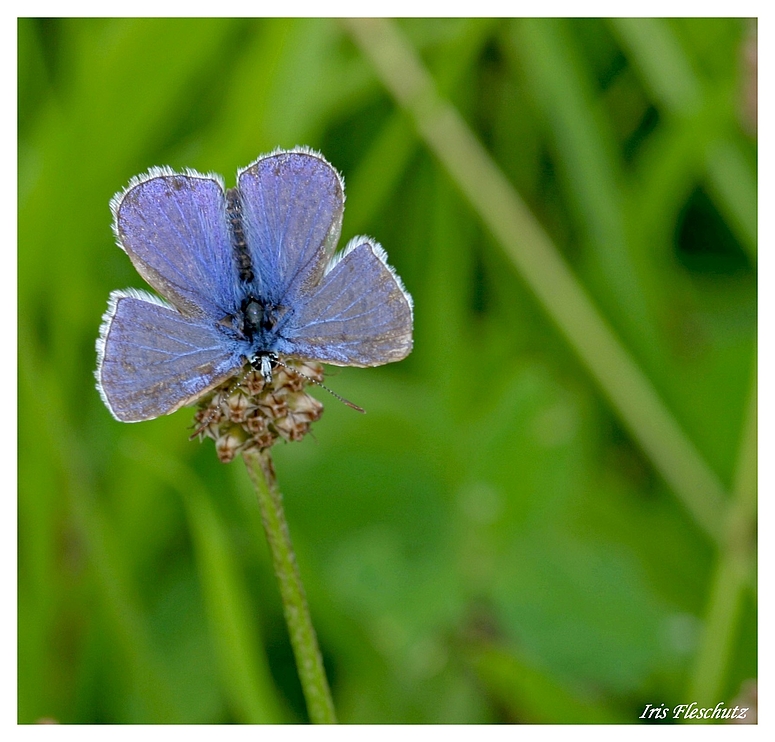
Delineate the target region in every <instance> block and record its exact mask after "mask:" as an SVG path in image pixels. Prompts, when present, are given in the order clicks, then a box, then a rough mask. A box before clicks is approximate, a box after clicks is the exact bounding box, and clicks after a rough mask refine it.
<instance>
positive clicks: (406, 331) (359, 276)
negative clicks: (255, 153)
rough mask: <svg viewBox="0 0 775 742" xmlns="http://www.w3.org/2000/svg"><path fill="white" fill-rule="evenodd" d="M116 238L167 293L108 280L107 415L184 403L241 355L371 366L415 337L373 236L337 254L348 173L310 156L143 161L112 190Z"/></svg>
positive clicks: (239, 362)
mask: <svg viewBox="0 0 775 742" xmlns="http://www.w3.org/2000/svg"><path fill="white" fill-rule="evenodd" d="M111 205H112V208H113V214H114V231H115V234H116V238H117V242H118V244H119V246H120V247H121V248H122V249H123V250H124V251H125V252H126V253H127V254H128V255H129V257H130V259H131V260H132V263H133V264H134V266H135V267H136V269H137V271H138V273H139V274H140V275H141V276H142V277H143V278H144V279H145V280H146V281H147V282H148V283H149V284H150V285H151V286H152V287H153V288H154V289H155V290H156V291H157V292H158V294H159V295H161V296H162V297H164V299H166V301H162V300H160V299H158V298H157V297H155V296H153V295H151V294H148V293H146V292H138V291H133V290H127V291H118V292H113V294H112V295H111V298H110V302H109V306H108V311H107V312H106V313H105V315H104V317H103V324H102V328H101V332H100V338H99V339H98V341H97V352H98V367H97V374H96V375H97V388H98V390H99V391H100V393H101V395H102V398H103V400H104V401H105V403H106V405H107V406H108V408H109V409H110V411H111V412H112V413H113V414H114V416H115V417H116V418H117V419H119V420H123V421H126V422H134V421H138V420H146V419H151V418H153V417H158V416H159V415H162V414H168V413H170V412H173V411H175V410H176V409H178V408H179V407H181V406H183V405H186V404H190V403H191V402H193V401H194V400H195V399H197V398H198V397H199V396H201V395H202V394H204V393H206V392H207V391H208V390H210V389H212V388H214V387H215V386H217V385H218V384H220V383H222V382H223V381H225V380H226V379H228V378H229V377H231V376H233V375H235V374H236V373H238V372H239V371H240V370H241V369H242V368H243V367H244V365H245V364H246V363H250V364H252V365H253V366H254V367H256V368H258V369H260V371H261V373H262V374H263V375H264V377H265V378H271V369H272V360H273V359H276V358H278V357H280V356H288V357H292V358H298V359H301V360H310V361H322V362H326V363H332V364H335V365H350V366H376V365H380V364H383V363H389V362H391V361H395V360H400V359H401V358H404V357H405V356H406V355H408V353H409V352H410V351H411V347H412V304H411V298H410V297H409V295H408V294H407V293H406V291H405V290H404V288H403V285H402V284H401V281H400V279H399V278H398V277H397V276H396V274H395V273H394V272H393V270H392V269H391V268H390V267H389V266H388V265H387V262H386V255H385V253H384V251H383V250H382V248H381V247H380V246H379V245H377V244H376V243H374V242H373V241H372V240H370V239H368V238H363V237H362V238H355V239H354V240H352V241H351V242H350V243H349V244H348V246H347V247H346V248H345V249H344V250H343V251H342V252H341V253H339V254H338V255H335V254H334V251H335V248H336V243H337V241H338V239H339V234H340V231H341V222H342V214H343V208H344V184H343V182H342V179H341V177H340V176H339V174H338V173H337V172H336V171H335V170H334V168H333V167H331V165H329V164H328V162H326V160H325V159H323V158H322V157H321V156H320V155H317V154H315V153H313V152H311V151H308V150H292V151H288V152H283V151H278V152H275V153H272V154H270V155H267V156H264V157H261V158H259V159H258V160H256V162H254V163H253V164H252V165H250V166H249V167H247V168H245V169H244V170H241V171H240V172H239V173H238V178H237V186H236V187H235V188H231V189H228V190H226V189H225V188H224V185H223V183H222V182H221V180H220V179H219V178H218V177H217V176H212V175H202V174H200V173H196V172H194V171H186V172H185V173H174V172H172V171H170V170H167V169H153V170H151V171H150V172H149V173H148V174H147V175H146V176H142V177H140V178H135V179H133V180H132V181H131V182H130V184H129V186H128V188H127V189H126V190H125V191H124V192H122V193H120V194H118V195H117V196H116V197H115V198H114V199H113V201H112V204H111Z"/></svg>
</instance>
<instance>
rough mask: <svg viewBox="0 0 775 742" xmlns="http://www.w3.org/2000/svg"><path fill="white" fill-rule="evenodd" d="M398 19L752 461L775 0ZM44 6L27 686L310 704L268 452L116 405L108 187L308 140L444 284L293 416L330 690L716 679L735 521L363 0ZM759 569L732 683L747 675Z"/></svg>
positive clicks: (26, 707) (442, 709) (307, 572)
mask: <svg viewBox="0 0 775 742" xmlns="http://www.w3.org/2000/svg"><path fill="white" fill-rule="evenodd" d="M398 25H399V27H400V29H401V30H402V31H403V33H404V34H405V35H406V37H407V38H408V39H409V41H410V43H411V44H412V46H413V47H414V49H416V50H417V52H418V53H419V54H420V55H421V57H422V59H423V61H424V63H425V64H426V65H427V67H428V69H429V70H430V71H431V73H432V75H433V76H434V79H435V81H436V84H437V86H438V89H439V91H440V92H441V94H442V95H444V96H446V98H447V99H448V100H449V101H451V102H452V103H453V104H454V106H455V107H456V108H457V109H458V111H459V112H460V113H461V114H462V116H463V117H464V119H465V121H466V122H467V123H468V125H469V126H470V127H471V129H472V130H473V131H474V133H475V135H476V136H477V137H478V138H479V140H480V141H481V142H482V143H483V144H484V146H485V147H486V150H487V152H488V153H489V154H490V156H491V157H492V159H493V161H494V162H495V163H497V165H498V166H499V167H500V168H501V170H502V171H503V173H504V174H505V175H506V177H507V178H508V180H509V181H510V183H511V184H512V185H513V187H514V188H515V189H516V190H517V191H518V192H519V194H521V196H522V198H523V199H524V200H525V201H526V202H527V204H528V205H529V206H530V208H531V210H532V211H533V213H534V214H535V215H536V217H537V218H538V219H539V220H540V222H541V224H542V225H543V227H544V228H545V229H546V230H547V232H548V233H549V235H550V236H551V237H552V239H553V241H554V243H555V245H556V247H557V249H558V250H559V252H560V253H561V254H562V255H563V256H564V258H565V259H566V260H567V261H568V262H569V264H570V265H571V267H572V270H573V272H574V273H575V275H576V276H577V277H578V279H579V280H580V281H581V282H582V283H583V285H584V286H585V288H586V290H587V291H588V293H589V294H590V296H591V297H592V299H593V301H594V302H595V303H596V304H597V306H598V307H599V308H600V309H601V311H602V312H603V313H604V315H605V316H606V318H607V319H608V321H609V322H610V324H611V326H612V327H613V328H614V330H615V332H616V334H617V335H618V336H619V337H620V338H621V339H622V341H623V342H624V344H625V345H626V347H627V348H628V349H629V351H630V352H631V354H632V355H633V357H634V358H635V359H636V361H637V362H638V364H639V365H640V367H641V369H642V371H643V372H644V374H645V375H646V376H647V377H648V379H649V380H650V382H651V383H652V384H653V385H654V387H655V388H656V389H657V390H658V392H659V394H660V396H661V397H662V399H663V400H664V401H665V403H666V404H667V406H668V408H669V410H670V411H671V412H672V414H673V415H674V417H675V420H676V421H677V423H678V425H679V426H680V427H681V428H682V429H683V430H684V431H685V433H686V434H687V435H688V437H689V438H690V439H691V440H692V441H693V443H694V444H695V446H696V447H697V449H698V451H699V452H700V454H701V456H702V457H703V458H704V460H705V462H706V463H707V465H708V467H709V468H710V469H711V470H712V471H713V472H715V474H716V475H717V476H718V477H719V478H720V480H721V481H722V483H723V484H724V487H725V488H726V489H727V490H729V491H730V492H732V491H733V490H734V488H735V482H736V481H737V480H736V478H737V476H738V475H737V472H738V470H739V464H738V460H739V457H740V456H741V445H742V444H741V440H742V438H744V432H743V431H744V427H745V422H744V418H745V412H746V409H747V407H748V403H747V400H748V399H749V397H750V395H751V393H752V392H751V384H752V382H751V379H752V376H753V373H754V369H755V341H756V237H755V236H756V140H755V134H753V133H752V132H755V121H752V120H751V118H750V117H751V106H750V101H748V100H746V98H745V96H746V95H749V96H750V79H749V78H750V75H751V74H754V75H755V68H754V71H753V73H752V72H751V65H750V63H749V64H748V65H747V66H746V59H749V62H750V53H749V52H747V51H746V49H747V46H748V45H750V44H751V43H752V42H751V40H752V38H755V37H754V34H755V26H754V25H753V24H752V23H751V22H746V21H742V20H735V19H714V20H702V19H675V20H670V21H638V20H629V21H619V22H611V21H604V20H594V19H590V20H572V21H567V20H545V21H535V20H533V21H520V20H498V21H489V20H483V19H478V20H466V19H454V20H444V19H433V20H407V21H402V22H400V23H399V24H398ZM18 39H19V46H18V53H19V65H18V69H19V111H18V115H19V184H18V189H19V250H18V269H19V284H18V296H19V366H20V368H19V507H18V518H19V571H18V576H19V582H18V612H19V614H18V615H19V636H18V648H19V652H18V681H19V683H18V714H19V721H20V722H22V723H28V722H33V721H36V720H39V719H41V718H53V719H56V720H58V721H61V722H79V723H93V722H137V723H154V722H189V723H195V722H207V723H219V722H262V721H275V722H276V721H295V722H298V721H304V720H306V711H305V709H304V704H303V699H302V695H301V690H300V687H299V684H298V680H297V677H296V672H295V668H294V666H293V657H292V653H291V649H290V645H289V642H288V638H287V634H286V631H285V627H284V622H283V618H282V611H281V606H280V603H279V597H278V592H277V587H276V584H275V582H274V576H273V574H272V571H271V564H270V561H269V556H268V550H267V547H266V544H265V542H264V536H263V533H262V529H261V524H260V518H259V515H258V509H257V504H256V502H255V501H254V499H253V495H252V492H251V489H250V485H249V482H248V479H247V476H246V472H245V470H244V466H243V465H242V463H241V462H239V461H238V462H236V463H233V464H231V465H227V466H224V465H221V464H219V463H218V462H217V460H216V457H215V454H214V452H213V450H212V446H211V445H210V444H209V442H208V443H206V444H204V445H200V444H198V443H192V442H189V441H188V432H189V431H188V429H187V426H188V425H189V424H190V422H191V421H190V417H191V411H190V410H188V411H187V410H184V411H180V412H178V413H176V414H174V415H172V416H170V417H167V418H164V419H159V420H155V421H152V422H147V423H144V424H142V425H124V424H120V423H118V422H116V421H115V420H113V419H112V418H111V416H110V415H109V413H108V412H107V410H106V409H105V407H104V406H103V404H102V402H101V401H100V399H99V396H98V394H97V392H96V391H95V390H94V380H93V375H92V374H93V368H94V365H95V352H94V341H95V338H96V335H97V331H98V328H99V324H100V317H101V315H102V313H103V311H104V309H105V306H106V301H107V296H108V293H109V292H110V291H111V290H113V289H118V288H125V287H128V286H132V287H136V288H144V284H143V282H142V280H141V279H140V278H139V276H138V275H137V274H136V273H135V271H134V270H133V268H132V266H131V265H130V263H129V261H128V260H127V258H126V256H125V255H124V254H123V253H122V252H121V251H120V250H118V249H117V248H116V247H115V245H114V244H113V237H112V234H111V229H110V214H109V211H108V207H107V205H108V201H109V199H110V197H111V196H112V195H113V193H114V192H116V191H118V190H119V189H121V188H122V187H123V186H124V185H125V184H126V183H127V181H128V180H129V178H130V177H131V176H132V175H135V174H137V173H139V172H142V171H144V170H146V169H147V168H148V167H150V166H152V165H161V164H167V165H170V166H172V167H174V168H177V169H181V168H184V167H193V168H196V169H198V170H200V171H205V172H206V171H214V172H219V173H222V174H224V175H225V176H226V179H227V183H233V177H234V176H233V174H234V173H235V171H236V169H237V167H241V166H244V165H246V164H248V163H249V162H251V161H252V160H253V159H255V158H256V157H257V156H258V155H259V154H261V153H264V152H268V151H270V150H272V149H273V148H275V147H278V146H279V147H292V146H294V145H297V144H306V145H309V146H312V147H314V148H316V149H319V150H320V151H322V152H323V153H324V154H325V156H326V157H327V158H328V159H329V160H330V161H331V162H332V163H333V164H334V165H335V166H336V167H337V168H338V169H340V170H341V171H342V172H343V174H344V176H345V179H346V182H347V196H348V202H347V208H346V211H345V219H344V229H343V236H342V237H343V240H342V244H344V242H345V241H346V240H347V239H349V238H350V237H352V236H353V235H355V234H360V233H366V234H370V235H373V236H374V237H376V239H378V240H379V241H380V242H381V243H382V244H383V245H384V246H385V248H386V250H387V251H388V254H389V256H390V261H391V263H392V264H393V265H394V266H395V267H396V269H397V271H398V273H399V275H401V277H402V278H403V279H404V282H405V283H406V286H407V288H408V289H409V291H410V292H411V293H412V294H413V296H414V300H415V307H416V332H415V350H414V352H413V353H412V355H411V356H410V357H409V358H408V359H407V360H406V361H405V362H403V363H400V364H394V365H391V366H388V367H384V368H379V369H368V370H364V369H344V370H340V371H339V370H333V369H332V373H331V375H330V376H329V380H328V383H329V384H330V386H332V387H333V388H334V389H335V390H336V391H337V392H338V393H340V394H343V395H344V396H346V397H347V398H349V399H352V400H354V401H355V402H357V403H358V404H360V405H362V406H363V407H365V408H366V409H367V410H368V414H367V415H365V416H362V415H357V414H355V413H353V412H352V410H350V409H348V408H347V407H345V406H343V405H340V404H338V403H337V402H336V401H335V400H334V399H333V398H331V397H328V396H326V395H325V394H324V393H323V395H322V396H321V397H320V398H321V399H322V400H323V401H324V402H325V404H326V408H327V409H326V414H325V415H324V417H323V419H322V420H321V421H320V422H319V423H317V425H316V427H315V436H314V438H315V440H312V439H307V440H305V441H304V442H303V443H301V444H295V445H288V446H278V447H277V449H276V452H275V460H276V463H277V469H278V477H279V480H280V484H281V487H282V488H283V491H284V495H285V502H286V508H287V512H288V518H289V523H290V529H291V535H292V538H293V540H294V543H295V545H296V548H297V553H298V557H299V562H300V567H301V572H302V576H303V579H304V581H305V585H306V588H307V592H308V597H309V601H310V606H311V610H312V615H313V619H314V621H315V624H316V627H317V630H318V634H319V638H320V642H321V646H322V651H323V654H324V659H325V662H326V666H327V669H328V671H329V675H330V680H331V685H332V690H333V693H334V699H335V703H336V705H337V710H338V714H339V717H340V719H341V720H342V721H344V722H383V723H392V722H418V723H425V722H461V723H462V722H468V723H473V722H502V721H506V722H516V721H522V722H577V723H585V722H618V721H624V722H628V721H629V722H635V721H638V716H639V715H640V714H641V712H642V710H643V708H644V707H645V705H646V704H649V703H650V704H652V705H659V704H661V703H666V704H667V705H669V706H673V705H676V704H679V703H688V702H689V701H690V700H692V699H691V698H688V695H687V694H688V692H689V691H688V688H689V684H690V682H692V676H693V673H695V670H696V663H697V656H698V654H699V650H700V645H701V642H702V636H703V627H704V626H705V625H706V624H707V623H708V616H707V612H708V611H709V610H711V606H712V595H711V593H713V592H714V591H713V590H712V586H713V585H714V579H715V578H714V573H715V572H714V570H716V565H717V563H718V560H719V559H721V558H722V557H723V547H722V549H721V550H720V549H719V547H718V546H717V545H716V544H714V543H712V542H711V540H710V539H709V538H708V537H707V536H706V535H705V534H704V533H703V531H702V530H701V529H700V528H699V527H698V526H697V525H696V523H695V522H694V521H693V520H692V518H691V517H690V516H689V515H688V514H687V512H686V511H685V510H684V509H683V507H682V506H681V505H680V504H679V502H678V500H677V499H676V498H675V496H674V493H673V492H671V490H670V489H669V488H668V486H667V485H666V484H665V483H664V482H663V480H662V479H661V478H660V476H659V475H658V474H657V473H656V472H655V470H654V468H653V466H652V462H650V461H649V460H648V458H647V457H646V456H645V455H644V454H643V453H642V452H641V450H640V449H639V448H638V446H637V445H635V444H634V443H633V441H632V439H631V438H630V437H629V435H628V434H627V433H626V432H625V430H626V428H625V427H624V426H623V425H622V423H621V421H620V420H619V419H618V418H617V417H616V415H615V414H614V413H613V412H612V410H611V408H610V407H609V405H608V404H607V402H606V401H605V396H604V395H603V394H601V390H600V389H599V388H598V387H597V386H596V385H595V383H594V382H593V381H592V380H591V379H590V377H589V375H588V373H587V370H586V368H585V367H584V366H583V365H582V364H581V363H580V362H579V361H578V359H577V357H576V356H575V355H574V352H573V351H572V349H571V348H570V347H569V346H568V345H567V343H566V340H565V339H564V336H563V335H562V333H560V332H558V330H557V328H556V327H555V326H554V325H553V324H552V323H551V322H550V321H549V320H548V319H547V317H546V316H545V314H544V312H543V310H542V309H541V308H540V306H539V305H538V304H537V303H536V302H535V300H534V297H533V295H532V294H531V293H530V291H529V290H527V288H526V286H525V283H524V282H523V280H522V279H521V277H520V276H519V275H518V274H517V272H516V271H515V270H514V268H513V267H512V265H511V263H510V262H509V259H508V258H507V257H506V256H505V254H504V253H503V251H502V249H501V247H500V246H499V245H498V243H497V242H496V241H494V240H493V238H492V237H491V235H490V233H489V231H488V230H486V229H485V228H484V227H483V226H482V223H481V221H480V220H479V218H478V216H477V214H476V213H475V212H474V211H473V210H472V209H471V208H470V207H469V206H468V204H467V202H466V201H464V200H463V199H462V197H461V195H460V191H459V187H458V186H459V184H457V183H456V182H455V181H454V179H453V178H451V177H450V176H449V175H448V174H447V172H446V171H444V170H443V169H442V168H441V167H440V166H439V164H438V162H437V160H435V159H434V157H433V156H432V155H431V154H430V153H429V152H428V150H427V148H426V147H424V146H423V144H422V142H421V140H420V139H419V138H418V137H417V135H416V134H415V132H414V129H413V127H412V125H411V122H410V120H409V118H408V117H407V115H406V114H405V113H404V112H403V111H402V110H401V109H399V108H397V107H396V105H395V104H394V102H393V101H392V99H391V98H390V97H389V95H388V93H387V92H386V91H385V88H384V87H383V85H382V84H381V82H380V80H379V78H378V77H377V75H376V74H375V71H374V69H373V68H372V66H371V65H370V63H369V61H368V60H367V59H365V58H364V57H363V55H362V54H361V53H360V51H359V50H358V47H357V46H356V45H355V43H354V42H353V40H352V38H351V37H350V36H349V35H348V33H347V31H346V29H345V28H344V27H343V26H341V25H339V24H337V23H336V22H334V21H329V20H303V19H298V20H283V19H273V20H245V19H241V20H229V19H221V20H183V19H155V20H142V19H136V20H125V19H109V20H104V19H45V20H41V19H21V20H20V21H19V25H18ZM746 55H748V57H746ZM754 60H755V53H754ZM746 91H747V92H746ZM753 110H754V111H755V105H754V109H753ZM754 445H755V436H754ZM718 515H719V518H721V517H722V515H723V513H719V514H718ZM749 538H752V537H750V536H749ZM720 555H721V556H720ZM746 584H747V585H748V587H746V589H745V591H744V593H743V595H742V597H740V598H739V601H740V606H741V607H740V613H739V618H738V620H735V621H733V622H732V623H731V626H727V629H725V630H722V631H721V633H720V634H718V635H716V636H715V638H714V641H715V644H714V647H716V646H717V647H718V652H719V653H724V654H723V656H724V657H728V662H723V663H721V664H722V668H721V669H720V670H718V673H720V675H719V677H718V678H715V681H716V683H715V684H716V686H717V688H718V693H719V695H718V697H717V698H714V703H715V701H718V700H723V701H725V702H727V703H728V704H729V703H730V702H731V701H732V699H733V698H734V696H735V694H736V693H737V692H738V690H739V688H740V687H741V684H742V683H743V682H744V681H745V680H746V679H749V678H755V677H756V675H757V666H756V594H755V590H754V589H751V587H750V586H751V585H752V584H754V583H753V582H748V583H746ZM716 592H718V591H716ZM714 594H715V593H714ZM719 594H721V593H719ZM736 600H737V598H736ZM713 625H715V624H713ZM714 651H715V650H714ZM695 681H696V678H695Z"/></svg>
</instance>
